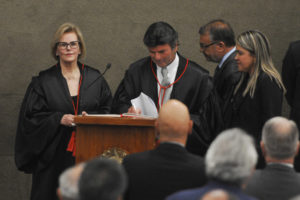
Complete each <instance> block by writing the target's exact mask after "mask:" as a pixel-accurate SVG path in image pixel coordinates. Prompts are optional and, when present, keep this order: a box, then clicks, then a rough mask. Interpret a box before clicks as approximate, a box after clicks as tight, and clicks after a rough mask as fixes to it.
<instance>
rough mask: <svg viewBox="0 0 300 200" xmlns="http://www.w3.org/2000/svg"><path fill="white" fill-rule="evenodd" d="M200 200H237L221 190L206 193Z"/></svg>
mask: <svg viewBox="0 0 300 200" xmlns="http://www.w3.org/2000/svg"><path fill="white" fill-rule="evenodd" d="M201 200H238V198H237V197H236V196H235V195H233V194H230V193H228V192H227V191H225V190H222V189H215V190H212V191H209V192H207V193H206V194H205V195H204V196H203V197H202V198H201Z"/></svg>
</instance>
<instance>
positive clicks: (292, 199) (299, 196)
mask: <svg viewBox="0 0 300 200" xmlns="http://www.w3.org/2000/svg"><path fill="white" fill-rule="evenodd" d="M290 200H300V195H298V196H295V197H293V198H291V199H290Z"/></svg>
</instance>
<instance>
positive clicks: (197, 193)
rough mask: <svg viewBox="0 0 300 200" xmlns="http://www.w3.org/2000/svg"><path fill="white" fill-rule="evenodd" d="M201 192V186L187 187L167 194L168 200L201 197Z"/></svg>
mask: <svg viewBox="0 0 300 200" xmlns="http://www.w3.org/2000/svg"><path fill="white" fill-rule="evenodd" d="M201 194H202V189H201V188H195V189H187V190H182V191H179V192H176V193H174V194H171V195H169V196H167V198H166V200H177V199H178V200H180V199H199V198H200V197H201Z"/></svg>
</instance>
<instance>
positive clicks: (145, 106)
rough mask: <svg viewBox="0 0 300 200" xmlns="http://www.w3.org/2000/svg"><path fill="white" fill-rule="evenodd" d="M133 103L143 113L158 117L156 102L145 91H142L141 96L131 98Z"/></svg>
mask: <svg viewBox="0 0 300 200" xmlns="http://www.w3.org/2000/svg"><path fill="white" fill-rule="evenodd" d="M131 104H132V105H133V107H134V108H135V109H140V110H141V114H142V115H145V116H150V117H154V118H157V117H158V113H157V109H156V106H155V103H154V102H153V101H152V99H151V98H150V97H149V96H147V95H146V94H144V93H143V92H141V94H140V96H138V97H137V98H135V99H131Z"/></svg>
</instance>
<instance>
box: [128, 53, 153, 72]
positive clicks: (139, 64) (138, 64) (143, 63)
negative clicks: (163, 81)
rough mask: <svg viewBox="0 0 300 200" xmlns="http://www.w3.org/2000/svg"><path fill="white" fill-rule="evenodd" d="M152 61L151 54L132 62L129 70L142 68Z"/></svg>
mask: <svg viewBox="0 0 300 200" xmlns="http://www.w3.org/2000/svg"><path fill="white" fill-rule="evenodd" d="M150 63H151V59H150V56H147V57H144V58H141V59H139V60H137V61H135V62H133V63H131V64H130V66H129V69H128V70H129V71H132V70H134V71H135V70H142V69H143V67H148V66H150Z"/></svg>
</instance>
